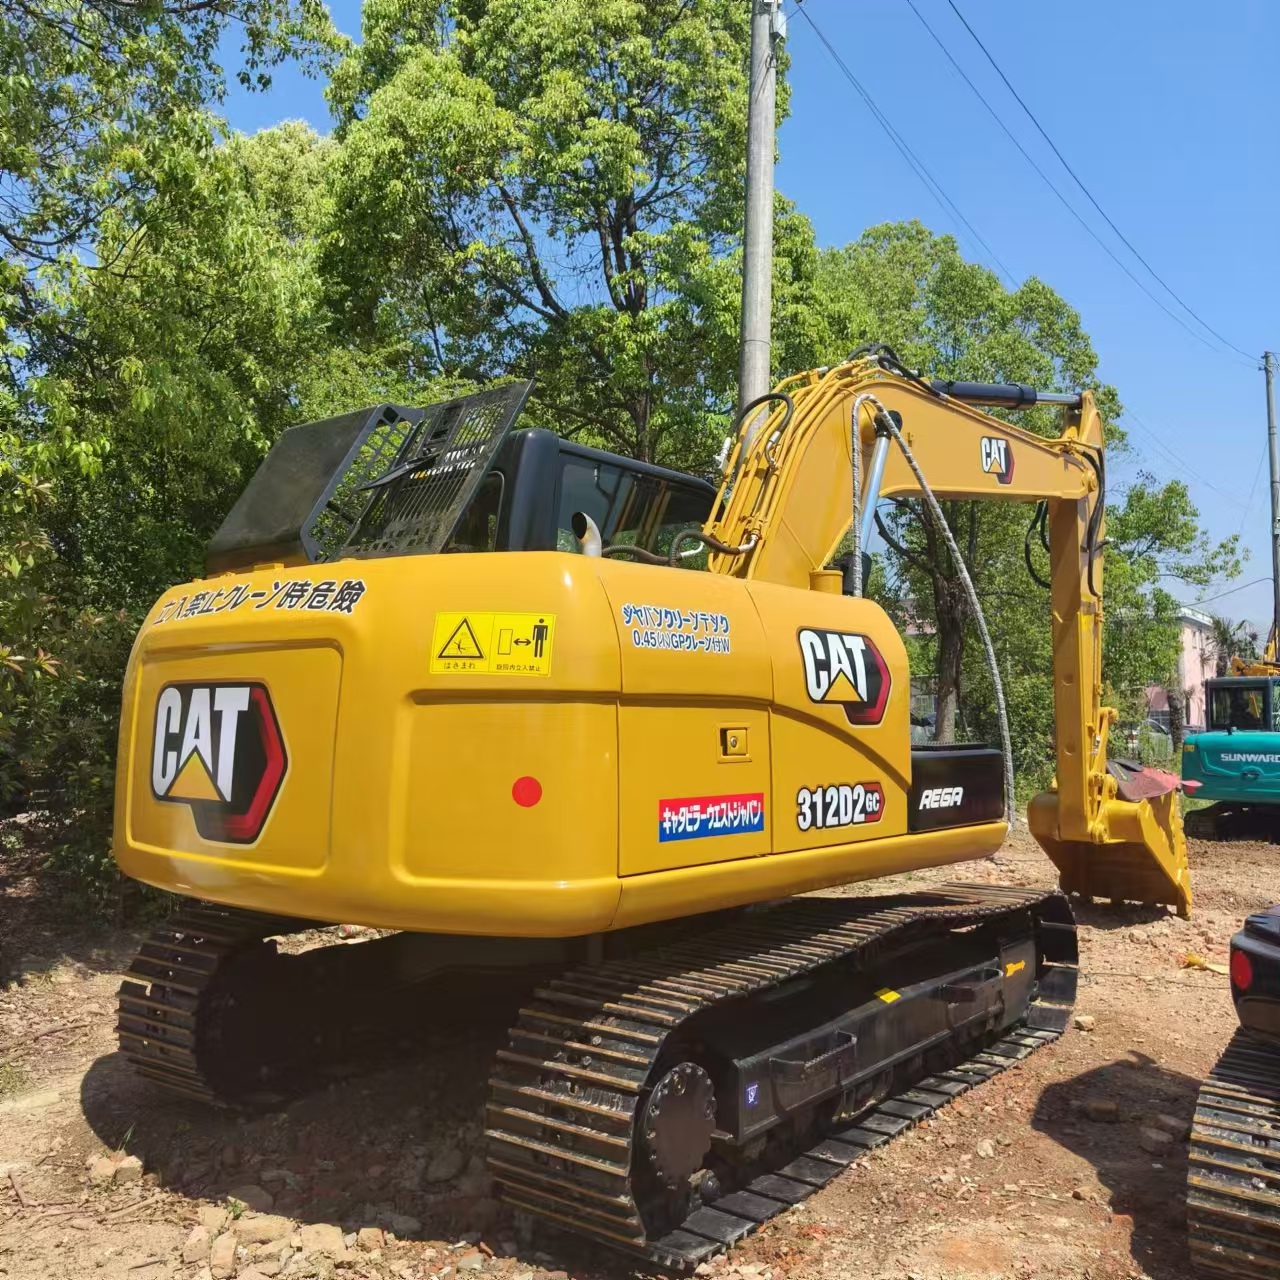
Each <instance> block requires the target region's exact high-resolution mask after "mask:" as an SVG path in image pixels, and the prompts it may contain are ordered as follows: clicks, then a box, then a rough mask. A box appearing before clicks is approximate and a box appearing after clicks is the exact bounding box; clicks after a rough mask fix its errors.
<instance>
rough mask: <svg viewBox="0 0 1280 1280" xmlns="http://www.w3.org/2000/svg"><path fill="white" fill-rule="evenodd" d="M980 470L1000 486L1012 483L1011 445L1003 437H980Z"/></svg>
mask: <svg viewBox="0 0 1280 1280" xmlns="http://www.w3.org/2000/svg"><path fill="white" fill-rule="evenodd" d="M982 469H983V471H985V472H986V474H987V475H989V476H995V478H996V479H997V480H998V481H999V482H1000V483H1001V484H1011V483H1012V481H1013V445H1011V444H1010V443H1009V442H1008V441H1007V440H1006V439H1005V438H1004V437H1003V436H983V437H982Z"/></svg>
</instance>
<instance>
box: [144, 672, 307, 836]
mask: <svg viewBox="0 0 1280 1280" xmlns="http://www.w3.org/2000/svg"><path fill="white" fill-rule="evenodd" d="M287 768H288V757H287V756H286V754H285V749H284V738H283V737H282V735H281V733H280V723H279V721H278V720H277V719H276V713H275V708H274V707H273V706H272V705H271V695H270V694H269V693H268V692H267V689H266V686H265V685H262V684H257V683H243V682H241V683H235V684H232V683H226V684H224V683H215V684H170V685H166V686H165V687H164V688H163V689H161V690H160V696H159V697H158V698H157V699H156V713H155V733H154V737H153V738H152V743H151V791H152V794H154V796H155V798H156V799H157V800H165V801H168V802H170V803H173V804H185V805H188V806H189V807H190V809H191V815H192V817H193V818H194V819H195V824H196V830H197V831H198V832H199V833H200V835H201V837H202V838H203V839H205V840H216V841H222V842H226V843H230V844H252V843H253V841H254V840H256V839H257V838H258V835H259V833H260V832H261V831H262V827H263V824H264V823H265V822H266V820H267V814H269V813H270V812H271V806H272V805H273V804H274V803H275V798H276V796H277V794H278V793H279V791H280V784H281V783H282V782H283V781H284V775H285V770H286V769H287Z"/></svg>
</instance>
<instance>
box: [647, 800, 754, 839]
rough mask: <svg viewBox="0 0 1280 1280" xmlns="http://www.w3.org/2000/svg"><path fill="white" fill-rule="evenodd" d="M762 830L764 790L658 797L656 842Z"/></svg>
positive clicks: (734, 834)
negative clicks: (676, 798)
mask: <svg viewBox="0 0 1280 1280" xmlns="http://www.w3.org/2000/svg"><path fill="white" fill-rule="evenodd" d="M763 830H764V793H763V792H761V791H753V792H751V793H749V794H746V795H737V796H693V797H691V798H689V799H684V800H659V801H658V842H659V843H660V844H666V842H667V841H668V840H698V839H700V838H702V837H703V836H737V835H742V834H743V833H745V832H748V831H763Z"/></svg>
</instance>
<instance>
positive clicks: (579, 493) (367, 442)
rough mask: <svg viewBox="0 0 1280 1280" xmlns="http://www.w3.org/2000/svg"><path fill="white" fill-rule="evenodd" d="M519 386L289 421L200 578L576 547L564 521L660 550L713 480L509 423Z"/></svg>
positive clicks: (688, 522) (698, 508)
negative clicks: (260, 567)
mask: <svg viewBox="0 0 1280 1280" xmlns="http://www.w3.org/2000/svg"><path fill="white" fill-rule="evenodd" d="M532 385H533V384H532V383H530V382H517V383H511V384H508V385H506V386H503V387H499V388H497V389H496V390H490V391H483V392H479V393H477V394H474V395H469V396H461V397H458V398H457V399H454V400H448V401H444V402H441V403H438V404H435V405H432V406H431V407H430V408H429V409H427V410H422V409H413V408H408V407H406V406H402V405H386V404H384V405H378V406H375V407H372V408H366V409H359V410H356V411H354V412H351V413H346V414H342V415H340V416H338V417H334V418H328V419H326V420H324V421H322V422H310V423H305V424H303V425H301V426H297V427H292V428H290V429H289V430H288V431H286V432H284V433H283V434H282V435H281V436H280V438H279V440H277V441H276V443H275V445H274V446H273V447H272V449H271V451H270V452H269V453H268V454H267V456H266V458H265V459H263V461H262V464H261V465H260V466H259V468H258V471H257V472H256V473H255V475H254V476H253V479H252V480H251V481H250V483H249V485H248V487H247V488H246V489H245V491H244V493H243V494H242V495H241V497H240V499H239V501H238V502H237V503H236V505H235V506H234V507H233V508H232V510H231V512H230V513H229V514H228V516H227V518H226V520H225V521H224V522H223V524H222V526H221V527H220V528H219V530H218V532H217V533H216V534H215V535H214V537H213V540H212V541H211V543H210V544H209V548H208V552H207V557H206V568H207V571H208V573H209V574H210V575H214V574H225V573H230V572H235V571H238V570H242V569H247V568H251V567H252V566H253V565H254V564H261V563H264V562H277V563H280V564H283V565H287V566H291V565H300V564H307V563H311V564H317V563H321V562H324V561H328V560H334V559H338V558H343V557H370V556H388V555H405V554H423V553H433V552H438V553H446V554H456V553H474V552H483V551H575V550H577V545H578V544H577V538H576V536H575V534H574V532H573V516H574V514H575V513H576V512H582V513H584V514H585V515H587V516H589V517H590V518H591V520H592V521H593V522H594V523H595V525H596V527H597V528H598V529H599V531H600V533H601V535H602V536H603V537H604V538H605V539H607V540H608V541H609V542H611V543H615V544H625V545H634V546H638V547H640V548H641V549H642V550H647V551H649V552H650V553H653V554H661V555H665V554H666V553H667V551H668V549H669V548H670V545H671V542H672V540H673V539H674V538H675V537H676V536H677V534H680V533H683V532H685V531H687V530H690V529H700V528H701V527H702V525H703V523H704V522H705V521H706V520H707V518H708V517H709V515H710V513H711V506H712V503H713V502H714V500H715V496H716V489H715V486H714V485H712V484H710V483H709V482H707V481H706V480H702V479H700V478H699V477H697V476H690V475H685V474H682V473H681V472H678V471H671V470H669V469H667V468H665V467H657V466H653V465H652V464H650V463H646V462H639V461H637V460H635V459H632V458H623V457H619V456H618V455H616V454H612V453H606V452H605V451H604V450H601V449H593V448H591V447H589V446H587V445H582V444H577V443H575V442H573V441H569V440H563V439H561V438H560V437H558V436H557V435H556V434H555V433H554V432H552V431H547V430H544V429H541V428H528V429H524V430H512V427H513V426H514V423H515V421H516V419H517V417H518V415H519V413H520V411H521V409H522V408H523V407H524V404H525V401H526V399H527V397H528V394H529V392H530V390H531V389H532Z"/></svg>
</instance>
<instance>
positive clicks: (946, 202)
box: [796, 7, 1014, 284]
mask: <svg viewBox="0 0 1280 1280" xmlns="http://www.w3.org/2000/svg"><path fill="white" fill-rule="evenodd" d="M796 12H797V13H799V15H800V16H801V17H802V18H803V19H804V20H805V21H806V22H807V23H808V24H809V25H810V26H811V27H812V28H813V33H814V35H816V36H817V37H818V39H819V40H821V41H822V43H823V45H824V46H825V48H826V50H827V52H828V53H829V54H830V55H831V58H832V60H833V61H834V62H835V64H836V66H837V67H839V68H840V70H841V72H842V73H843V74H844V78H845V79H846V80H848V82H849V83H850V84H851V85H852V86H853V87H854V89H855V90H856V91H857V93H858V96H859V97H860V98H861V99H862V101H863V102H864V103H866V106H867V110H869V111H870V112H871V114H872V115H873V116H874V117H875V120H876V123H877V124H878V125H879V126H880V127H881V128H882V129H883V130H884V131H885V133H886V134H887V135H888V137H889V140H890V142H892V143H893V145H894V146H895V147H897V149H898V153H899V154H900V155H901V156H902V158H903V159H904V160H905V161H906V162H907V164H908V165H909V166H910V167H911V169H912V171H913V172H914V173H915V175H916V177H917V178H919V179H920V181H921V182H923V183H924V185H925V187H926V188H927V189H928V191H929V194H930V195H932V196H933V198H934V199H935V200H937V201H938V202H939V204H940V205H942V208H943V212H944V213H945V212H947V211H948V210H950V212H951V213H952V215H953V216H954V217H955V218H956V219H957V220H958V221H959V222H961V223H962V224H963V225H964V226H965V227H967V228H968V229H969V233H970V234H971V235H972V236H973V238H974V239H975V240H976V241H977V242H978V244H980V245H981V246H982V247H983V248H984V249H985V250H986V251H987V256H988V257H990V258H991V260H992V261H993V262H995V264H996V265H997V266H998V267H999V268H1000V270H1001V271H1003V272H1004V275H1005V278H1006V279H1007V280H1008V281H1009V283H1010V284H1013V283H1014V277H1013V272H1012V271H1010V270H1009V268H1008V267H1006V266H1005V265H1004V263H1003V262H1001V261H1000V258H999V256H998V255H997V254H996V252H995V250H994V249H992V247H991V246H990V245H989V244H988V243H987V242H986V241H985V240H984V239H983V238H982V236H981V235H980V234H979V233H978V231H977V229H976V228H975V227H974V225H973V223H971V222H970V221H969V219H968V218H966V217H965V216H964V214H963V213H961V212H960V210H959V208H957V206H956V204H955V201H953V200H952V199H951V197H950V196H948V195H947V193H946V191H945V190H944V189H943V187H942V184H941V183H940V182H938V180H937V179H936V178H935V177H934V176H933V175H932V174H931V173H930V172H929V170H928V169H927V168H926V167H925V164H924V162H923V161H922V160H921V159H920V158H919V157H918V156H917V155H916V154H915V152H914V151H912V150H911V148H910V147H909V146H908V145H907V143H906V141H905V139H904V138H903V137H902V135H901V134H900V133H898V131H897V130H896V129H895V128H894V127H893V125H891V124H890V123H889V120H888V117H887V116H886V115H885V114H884V112H883V111H881V110H880V108H879V107H878V106H877V105H876V102H875V99H874V98H872V96H871V94H870V93H868V92H867V90H866V89H865V88H864V87H863V85H862V84H861V82H860V81H859V80H858V78H857V76H855V75H854V74H853V72H852V71H851V70H850V69H849V66H848V64H847V63H846V62H845V60H844V59H843V58H842V57H841V56H840V54H839V53H838V52H837V50H836V47H835V46H834V45H833V44H832V43H831V41H830V40H828V39H827V37H826V35H825V34H824V33H823V31H822V29H821V28H820V27H819V26H818V24H817V23H816V22H815V21H814V20H813V17H812V15H811V14H810V13H809V10H808V9H807V8H803V7H802V8H799V9H797V10H796Z"/></svg>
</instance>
